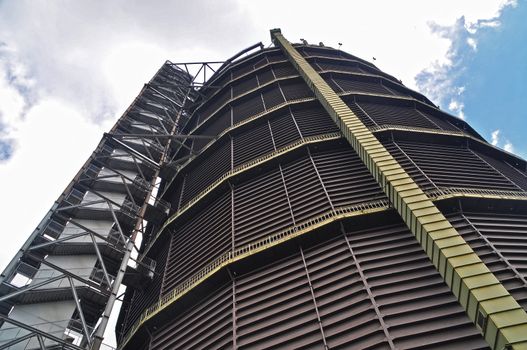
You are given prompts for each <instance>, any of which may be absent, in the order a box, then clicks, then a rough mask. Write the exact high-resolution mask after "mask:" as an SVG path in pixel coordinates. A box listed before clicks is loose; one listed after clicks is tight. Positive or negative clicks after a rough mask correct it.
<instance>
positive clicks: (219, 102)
mask: <svg viewBox="0 0 527 350" xmlns="http://www.w3.org/2000/svg"><path fill="white" fill-rule="evenodd" d="M230 99H231V89H230V88H226V89H223V90H222V91H220V92H219V93H218V94H216V95H214V96H213V97H211V99H209V100H208V101H207V102H206V103H205V105H204V106H203V107H201V108H200V110H199V114H200V119H199V120H200V122H202V121H204V120H206V119H207V118H208V117H210V116H211V115H212V114H213V113H214V112H216V110H218V109H219V108H220V107H221V106H223V105H224V104H225V103H226V102H227V101H229V100H230Z"/></svg>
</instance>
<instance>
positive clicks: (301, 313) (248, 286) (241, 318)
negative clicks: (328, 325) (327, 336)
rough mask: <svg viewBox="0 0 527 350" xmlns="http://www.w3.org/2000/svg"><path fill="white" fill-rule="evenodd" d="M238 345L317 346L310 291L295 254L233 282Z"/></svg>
mask: <svg viewBox="0 0 527 350" xmlns="http://www.w3.org/2000/svg"><path fill="white" fill-rule="evenodd" d="M236 305H237V314H236V316H237V319H236V324H237V326H238V328H237V345H238V346H239V347H240V348H242V349H268V348H273V349H290V348H302V349H306V348H309V347H310V346H316V348H320V347H321V346H322V336H321V333H320V330H319V327H318V324H317V316H316V311H315V309H314V304H313V300H312V297H311V292H310V290H309V284H308V280H307V276H306V274H305V269H304V266H303V263H302V260H301V258H300V257H299V256H298V255H297V256H296V257H292V258H289V259H287V260H286V261H283V262H279V263H276V264H273V265H272V266H270V267H268V268H266V269H265V271H260V272H255V273H251V274H248V275H246V276H242V277H240V278H239V280H238V281H237V282H236Z"/></svg>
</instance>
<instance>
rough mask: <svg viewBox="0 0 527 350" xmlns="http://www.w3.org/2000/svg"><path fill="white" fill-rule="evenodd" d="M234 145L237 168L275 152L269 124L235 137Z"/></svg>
mask: <svg viewBox="0 0 527 350" xmlns="http://www.w3.org/2000/svg"><path fill="white" fill-rule="evenodd" d="M233 144H234V166H235V167H236V166H238V165H240V164H243V163H246V162H248V161H250V160H253V159H256V158H258V157H260V156H262V155H264V154H266V153H270V152H272V151H273V150H274V147H273V139H272V137H271V131H270V129H269V124H268V123H263V124H260V125H258V126H256V127H253V128H252V129H250V130H248V131H246V132H244V133H242V134H240V135H236V136H234V137H233Z"/></svg>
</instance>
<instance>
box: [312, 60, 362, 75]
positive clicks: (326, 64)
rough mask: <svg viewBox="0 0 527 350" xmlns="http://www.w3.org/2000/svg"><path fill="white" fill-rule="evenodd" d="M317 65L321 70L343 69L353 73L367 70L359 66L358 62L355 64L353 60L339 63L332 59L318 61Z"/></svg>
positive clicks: (342, 70)
mask: <svg viewBox="0 0 527 350" xmlns="http://www.w3.org/2000/svg"><path fill="white" fill-rule="evenodd" d="M316 65H317V66H318V67H319V68H320V70H335V71H341V72H352V73H365V72H366V71H365V70H363V69H361V68H359V67H358V66H357V65H356V64H353V63H352V62H348V63H347V64H346V63H339V62H331V61H317V62H316Z"/></svg>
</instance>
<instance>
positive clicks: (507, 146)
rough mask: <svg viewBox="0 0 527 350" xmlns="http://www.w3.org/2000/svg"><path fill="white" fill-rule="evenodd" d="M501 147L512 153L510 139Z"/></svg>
mask: <svg viewBox="0 0 527 350" xmlns="http://www.w3.org/2000/svg"><path fill="white" fill-rule="evenodd" d="M503 149H504V150H506V151H507V152H510V153H514V147H513V146H512V143H511V142H510V141H507V142H506V143H505V145H503Z"/></svg>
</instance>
